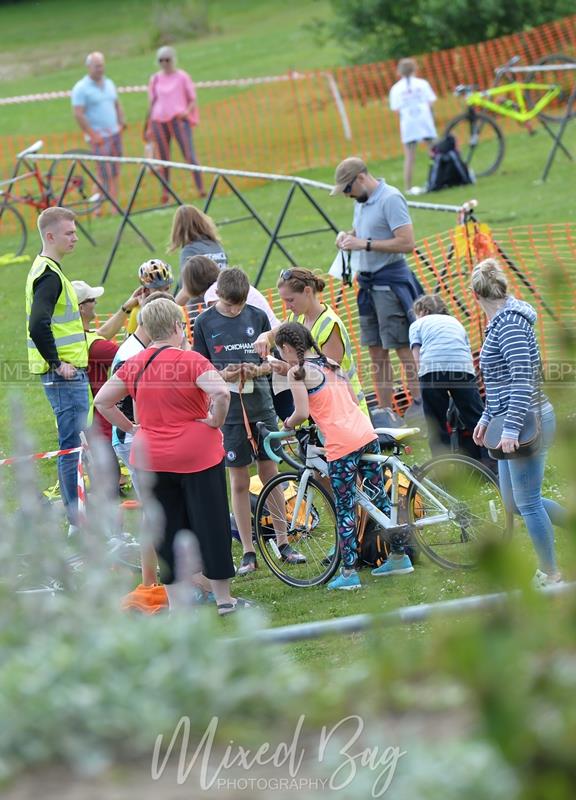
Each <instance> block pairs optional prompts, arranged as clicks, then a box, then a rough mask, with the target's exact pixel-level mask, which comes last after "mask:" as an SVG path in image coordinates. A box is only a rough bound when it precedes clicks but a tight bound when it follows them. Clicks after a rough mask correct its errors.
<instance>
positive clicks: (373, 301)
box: [331, 158, 424, 415]
mask: <svg viewBox="0 0 576 800" xmlns="http://www.w3.org/2000/svg"><path fill="white" fill-rule="evenodd" d="M335 182H336V185H335V187H334V189H333V190H332V192H331V194H333V195H334V194H344V195H345V196H346V197H349V198H351V199H353V200H355V203H354V227H353V230H352V231H350V232H348V233H340V234H338V237H337V239H336V246H337V247H339V248H340V249H341V250H357V251H359V252H358V262H357V263H358V265H359V271H358V273H357V278H358V283H359V286H360V291H359V292H358V310H359V312H360V341H361V343H362V344H363V345H367V346H368V349H369V352H370V358H371V360H372V364H373V368H374V372H375V380H374V387H375V389H376V397H377V400H378V405H379V406H380V407H381V408H384V409H387V410H391V408H392V398H393V386H394V373H393V369H392V364H391V362H390V355H389V351H390V350H396V353H397V355H398V358H399V359H400V361H401V363H402V366H403V369H404V374H405V377H406V383H407V384H408V388H409V390H410V394H411V395H412V400H413V407H412V409H410V410H409V414H410V415H421V414H422V410H421V409H422V399H421V396H420V387H419V384H418V376H417V371H416V366H415V364H414V359H413V357H412V352H411V350H410V345H409V338H408V329H409V327H410V323H411V322H413V321H414V319H415V317H414V312H413V311H412V304H413V302H414V300H415V299H416V298H417V297H419V296H420V295H421V294H423V293H424V290H423V289H422V287H421V285H420V284H419V282H418V279H417V278H416V276H415V275H414V274H413V273H412V271H411V270H410V269H409V267H408V264H407V262H406V259H405V257H404V254H406V253H410V252H412V250H413V249H414V231H413V228H412V220H411V219H410V214H409V213H408V206H407V203H406V200H405V199H404V197H403V196H402V194H401V193H400V192H399V191H398V189H396V188H394V187H393V186H388V184H387V183H386V181H384V180H382V179H378V178H375V177H374V176H373V175H371V174H370V173H369V172H368V168H367V166H366V164H365V163H364V162H363V161H362V159H360V158H347V159H345V160H344V161H342V162H341V163H340V164H339V165H338V167H337V168H336V176H335Z"/></svg>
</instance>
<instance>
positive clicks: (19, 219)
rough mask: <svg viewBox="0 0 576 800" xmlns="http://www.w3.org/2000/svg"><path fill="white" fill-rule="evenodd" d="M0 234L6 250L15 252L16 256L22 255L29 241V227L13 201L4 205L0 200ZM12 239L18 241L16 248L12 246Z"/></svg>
mask: <svg viewBox="0 0 576 800" xmlns="http://www.w3.org/2000/svg"><path fill="white" fill-rule="evenodd" d="M0 236H1V237H2V249H3V250H4V252H10V253H12V252H13V253H14V255H16V256H21V255H22V253H23V252H24V250H25V249H26V243H27V241H28V228H27V227H26V220H25V219H24V217H23V216H22V214H21V213H20V212H19V211H18V209H17V208H16V207H15V206H13V205H12V204H11V203H6V204H5V205H3V204H2V203H1V202H0ZM11 241H15V242H16V244H15V246H14V250H12V249H11V248H10V244H9V242H11Z"/></svg>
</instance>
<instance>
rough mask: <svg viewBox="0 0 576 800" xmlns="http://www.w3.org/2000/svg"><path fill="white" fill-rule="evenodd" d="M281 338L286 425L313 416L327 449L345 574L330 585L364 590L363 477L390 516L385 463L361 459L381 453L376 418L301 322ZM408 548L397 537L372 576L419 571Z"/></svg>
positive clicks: (288, 326)
mask: <svg viewBox="0 0 576 800" xmlns="http://www.w3.org/2000/svg"><path fill="white" fill-rule="evenodd" d="M275 338H276V347H277V348H278V349H279V350H280V353H281V354H282V358H283V359H284V360H285V361H287V362H288V364H290V370H289V372H288V381H289V385H290V389H291V391H292V396H293V398H294V412H293V413H292V414H291V416H290V417H288V419H286V420H285V422H284V426H285V427H286V428H293V427H295V426H296V425H299V424H301V423H302V422H304V421H305V420H307V419H308V417H309V416H311V417H312V419H313V420H314V422H315V423H316V425H317V426H318V428H319V430H320V433H321V434H322V438H323V439H324V446H325V448H326V457H327V461H328V474H329V476H330V483H331V484H332V492H333V494H334V501H335V504H336V519H337V525H338V537H339V541H340V552H341V555H342V563H343V567H342V570H341V572H340V575H338V576H337V577H336V578H334V579H333V580H332V581H330V583H329V584H328V588H329V589H357V588H359V587H360V578H359V577H358V573H357V572H356V561H357V540H356V502H355V488H356V479H357V476H358V474H360V477H361V479H362V480H363V481H364V482H365V484H367V485H368V487H369V489H370V495H371V496H374V503H375V505H376V506H377V507H378V508H379V509H380V510H381V511H383V512H384V513H385V514H388V513H389V512H390V501H389V499H388V495H387V494H386V491H385V489H384V482H383V478H382V468H381V465H380V464H375V463H370V462H367V461H361V460H360V459H361V456H362V455H363V454H364V453H375V454H378V455H379V454H380V445H379V443H378V436H377V434H376V431H375V430H374V428H373V427H372V423H371V421H370V419H369V418H368V417H367V416H366V414H364V413H363V412H362V411H361V409H360V407H359V405H358V399H357V397H356V395H355V394H354V391H353V390H352V387H351V386H350V383H349V381H348V379H347V378H346V376H345V375H344V373H343V372H342V371H341V370H340V368H339V366H338V364H336V362H334V361H330V360H329V359H327V358H326V356H324V355H323V353H322V352H321V350H320V348H319V347H318V345H317V344H316V342H315V341H314V339H313V338H312V336H311V334H310V331H309V330H308V328H305V327H304V325H301V324H300V323H299V322H288V323H287V324H285V325H282V326H281V327H280V328H279V329H278V331H277V332H276V335H275ZM404 544H405V542H404V537H403V536H402V535H400V536H396V537H394V536H393V537H392V541H391V551H392V552H391V554H390V557H389V559H388V560H387V561H386V562H385V563H384V564H383V565H382V566H381V567H378V569H377V570H373V571H372V574H373V575H379V576H380V575H393V574H395V575H398V574H403V573H408V572H413V571H414V567H413V566H412V563H411V561H410V558H409V556H408V555H406V553H405V550H404ZM384 567H387V569H384Z"/></svg>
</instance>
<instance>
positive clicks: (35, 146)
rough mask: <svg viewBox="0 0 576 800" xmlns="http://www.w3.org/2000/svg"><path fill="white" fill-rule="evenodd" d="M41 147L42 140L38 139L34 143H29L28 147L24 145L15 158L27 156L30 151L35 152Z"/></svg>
mask: <svg viewBox="0 0 576 800" xmlns="http://www.w3.org/2000/svg"><path fill="white" fill-rule="evenodd" d="M43 147H44V142H43V140H42V139H38V141H37V142H34V144H31V145H30V147H26V148H25V149H24V150H22V152H21V153H18V154H17V156H16V158H24V156H29V155H31V154H32V153H37V152H38V150H41V149H42V148H43Z"/></svg>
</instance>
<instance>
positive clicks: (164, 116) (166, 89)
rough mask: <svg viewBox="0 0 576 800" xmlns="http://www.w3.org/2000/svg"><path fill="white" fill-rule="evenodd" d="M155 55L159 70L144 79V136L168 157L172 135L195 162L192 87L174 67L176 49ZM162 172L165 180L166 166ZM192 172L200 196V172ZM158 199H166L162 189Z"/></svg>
mask: <svg viewBox="0 0 576 800" xmlns="http://www.w3.org/2000/svg"><path fill="white" fill-rule="evenodd" d="M156 57H157V59H158V64H159V65H160V71H159V72H156V73H155V74H154V75H152V77H151V78H150V81H149V83H148V98H149V101H150V109H149V112H148V124H147V125H146V132H145V138H146V140H147V141H152V142H154V145H155V149H156V154H157V156H158V158H161V159H162V160H163V161H169V160H170V141H171V139H172V137H174V138H175V139H176V141H177V142H178V145H179V147H180V150H181V151H182V155H183V156H184V159H185V160H186V162H187V163H188V164H198V161H197V159H196V153H195V150H194V142H193V139H192V128H193V127H194V126H196V125H198V121H199V118H200V117H199V113H198V103H197V100H196V87H195V86H194V82H193V81H192V78H191V77H190V75H188V73H187V72H185V71H184V70H183V69H176V53H175V51H174V49H173V48H172V47H161V48H160V49H159V50H158V53H157V54H156ZM162 175H163V177H164V180H165V181H166V183H168V182H169V170H168V168H164V169H163V170H162ZM193 175H194V182H195V184H196V188H197V189H198V192H199V194H200V197H206V192H205V191H204V183H203V181H202V173H201V172H194V173H193ZM162 202H163V203H167V202H168V192H167V191H166V190H164V192H163V194H162Z"/></svg>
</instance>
